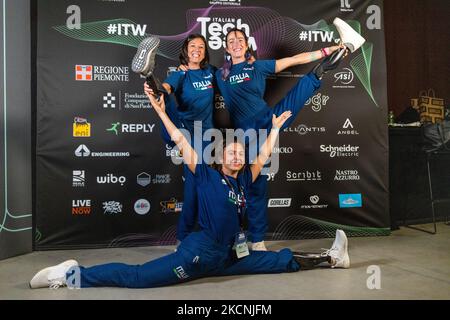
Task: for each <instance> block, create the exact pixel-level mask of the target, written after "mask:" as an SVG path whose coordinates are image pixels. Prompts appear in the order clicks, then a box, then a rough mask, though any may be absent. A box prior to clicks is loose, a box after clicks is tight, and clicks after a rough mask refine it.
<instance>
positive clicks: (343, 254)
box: [325, 229, 350, 269]
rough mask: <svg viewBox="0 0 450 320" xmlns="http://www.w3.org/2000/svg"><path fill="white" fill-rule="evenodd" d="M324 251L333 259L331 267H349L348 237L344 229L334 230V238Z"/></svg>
mask: <svg viewBox="0 0 450 320" xmlns="http://www.w3.org/2000/svg"><path fill="white" fill-rule="evenodd" d="M325 253H326V254H327V255H329V256H330V257H332V258H333V260H334V264H332V265H331V267H332V268H344V269H348V268H350V257H349V255H348V239H347V236H346V235H345V232H344V231H342V230H339V229H338V230H336V238H335V239H334V242H333V245H332V246H331V249H329V250H327V251H326V252H325Z"/></svg>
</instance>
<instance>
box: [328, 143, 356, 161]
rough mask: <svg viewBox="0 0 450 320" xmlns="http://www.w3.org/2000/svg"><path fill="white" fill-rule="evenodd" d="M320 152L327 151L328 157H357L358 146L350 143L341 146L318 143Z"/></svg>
mask: <svg viewBox="0 0 450 320" xmlns="http://www.w3.org/2000/svg"><path fill="white" fill-rule="evenodd" d="M320 152H322V153H328V154H329V155H330V158H335V157H359V146H352V145H349V144H347V145H342V146H332V145H331V144H330V145H328V146H326V145H324V144H322V145H320Z"/></svg>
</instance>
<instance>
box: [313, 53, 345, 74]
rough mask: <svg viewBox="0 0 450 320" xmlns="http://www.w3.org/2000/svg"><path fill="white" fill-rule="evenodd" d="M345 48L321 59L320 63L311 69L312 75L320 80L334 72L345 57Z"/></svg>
mask: <svg viewBox="0 0 450 320" xmlns="http://www.w3.org/2000/svg"><path fill="white" fill-rule="evenodd" d="M347 50H348V49H347V48H341V49H339V50H336V51H334V52H333V53H332V54H331V55H329V56H328V57H326V58H325V59H323V60H322V61H321V62H320V63H318V64H317V65H316V66H315V67H314V68H313V69H312V71H311V72H312V73H314V74H315V75H316V77H317V79H319V80H320V79H322V77H323V75H324V74H325V73H327V72H328V71H330V70H334V69H336V68H337V66H338V65H339V63H340V62H341V60H342V59H343V58H344V56H345V52H346V51H347Z"/></svg>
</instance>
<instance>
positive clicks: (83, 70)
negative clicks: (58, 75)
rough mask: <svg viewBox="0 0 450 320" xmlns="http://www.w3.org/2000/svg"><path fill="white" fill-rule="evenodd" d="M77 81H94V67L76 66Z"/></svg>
mask: <svg viewBox="0 0 450 320" xmlns="http://www.w3.org/2000/svg"><path fill="white" fill-rule="evenodd" d="M75 80H77V81H92V65H82V64H77V65H76V66H75Z"/></svg>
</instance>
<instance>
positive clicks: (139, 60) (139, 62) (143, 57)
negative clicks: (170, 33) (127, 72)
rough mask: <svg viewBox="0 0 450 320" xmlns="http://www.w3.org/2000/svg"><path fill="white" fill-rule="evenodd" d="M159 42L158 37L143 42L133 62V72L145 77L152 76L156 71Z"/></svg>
mask: <svg viewBox="0 0 450 320" xmlns="http://www.w3.org/2000/svg"><path fill="white" fill-rule="evenodd" d="M159 41H160V40H159V38H156V37H148V38H145V39H144V40H142V42H141V43H140V44H139V47H138V49H137V52H136V54H135V55H134V58H133V61H132V62H131V70H133V72H136V73H140V74H141V75H143V76H144V77H147V76H148V75H150V74H152V72H153V70H154V69H155V57H156V51H157V50H158V46H159Z"/></svg>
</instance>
